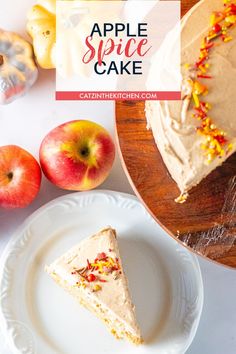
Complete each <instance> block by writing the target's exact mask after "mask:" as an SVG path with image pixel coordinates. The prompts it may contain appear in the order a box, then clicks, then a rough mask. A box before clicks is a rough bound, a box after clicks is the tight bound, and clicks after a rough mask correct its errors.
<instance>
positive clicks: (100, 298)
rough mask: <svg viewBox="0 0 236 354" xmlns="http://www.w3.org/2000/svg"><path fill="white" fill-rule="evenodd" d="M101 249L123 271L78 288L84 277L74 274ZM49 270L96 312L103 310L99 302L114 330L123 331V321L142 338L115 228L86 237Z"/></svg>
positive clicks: (125, 325)
mask: <svg viewBox="0 0 236 354" xmlns="http://www.w3.org/2000/svg"><path fill="white" fill-rule="evenodd" d="M102 252H105V253H106V254H107V255H108V256H109V257H112V258H113V259H118V261H119V264H120V272H117V273H116V274H114V272H113V273H108V274H106V275H105V274H103V275H102V276H101V278H103V279H104V280H106V282H103V283H100V282H99V281H96V282H91V283H89V282H86V287H85V288H83V287H77V286H76V283H77V282H78V281H79V280H80V279H81V278H80V276H79V275H78V274H73V271H74V269H75V268H76V269H80V268H82V267H84V266H86V265H87V260H89V261H90V262H92V261H93V260H94V259H96V257H97V255H98V254H99V253H102ZM46 270H47V272H48V273H49V274H51V275H52V276H53V277H55V276H56V277H58V278H59V279H60V281H64V282H65V283H66V285H67V287H68V286H71V287H73V293H75V292H76V294H77V296H78V297H79V298H81V300H82V301H83V300H84V301H85V302H86V303H88V304H89V306H90V307H92V308H93V310H94V311H95V312H96V308H97V312H98V313H99V311H100V310H99V309H98V306H97V305H100V306H101V307H102V311H103V313H104V315H106V316H107V317H108V318H109V320H110V323H111V325H112V328H114V326H115V327H116V328H115V329H116V330H117V331H119V332H121V328H120V323H122V324H123V325H124V327H125V328H126V330H127V331H129V332H130V333H132V334H133V335H134V336H137V337H141V333H140V329H139V326H138V324H137V320H136V317H135V308H134V305H133V303H132V300H131V296H130V293H129V289H128V281H127V278H126V276H125V274H124V271H123V267H122V264H121V259H120V254H119V248H118V243H117V239H116V234H115V231H114V230H113V229H111V228H107V229H104V230H102V231H101V232H99V233H97V234H96V235H94V236H92V237H90V238H88V239H85V240H84V241H82V242H81V243H80V244H78V245H77V246H75V247H73V248H72V249H71V250H70V251H68V252H67V253H66V254H64V255H63V256H62V257H60V258H59V259H57V260H56V261H55V262H53V263H52V264H51V265H50V266H48V267H46ZM95 284H99V285H100V286H101V289H100V290H99V291H93V288H94V285H95ZM108 326H109V324H108ZM119 332H118V333H119Z"/></svg>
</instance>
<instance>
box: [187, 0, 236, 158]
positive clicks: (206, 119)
mask: <svg viewBox="0 0 236 354" xmlns="http://www.w3.org/2000/svg"><path fill="white" fill-rule="evenodd" d="M223 2H224V9H223V10H222V11H215V12H213V13H212V15H211V18H210V30H209V32H208V34H207V35H206V37H205V38H204V39H203V43H202V46H201V48H200V55H199V58H198V60H197V61H196V63H195V64H194V65H193V66H191V65H189V64H185V68H186V69H188V70H190V71H191V73H192V75H191V79H189V80H188V83H189V85H191V87H192V94H191V95H192V100H193V105H194V111H195V113H194V114H193V117H194V118H195V119H197V120H199V121H200V125H199V127H198V128H197V132H198V133H199V134H201V135H202V136H204V137H205V142H204V143H203V144H202V146H201V147H202V150H204V155H205V156H206V160H207V163H210V162H211V161H212V160H213V159H214V158H216V157H223V156H224V155H225V154H227V153H229V151H230V150H231V149H232V144H230V143H229V142H228V139H227V137H226V132H225V131H224V130H222V129H220V128H218V127H217V126H216V125H215V124H214V122H213V120H212V118H210V116H209V111H210V110H211V105H210V103H208V102H206V101H205V100H204V98H203V97H205V96H207V94H208V88H207V85H206V84H205V81H204V84H203V83H202V80H209V79H212V76H211V74H210V73H209V71H210V63H209V61H210V54H211V51H212V49H213V48H214V47H216V46H218V45H220V43H219V41H220V40H221V41H222V42H224V43H227V42H230V41H231V40H232V39H233V38H232V36H230V34H229V30H231V29H232V28H234V27H235V25H236V4H235V0H233V1H231V0H223Z"/></svg>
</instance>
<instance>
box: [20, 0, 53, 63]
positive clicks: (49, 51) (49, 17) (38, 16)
mask: <svg viewBox="0 0 236 354" xmlns="http://www.w3.org/2000/svg"><path fill="white" fill-rule="evenodd" d="M27 31H28V33H29V34H30V36H31V37H32V39H33V47H34V53H35V56H36V58H37V61H38V64H39V65H40V66H41V67H42V68H44V69H53V68H55V67H56V63H55V61H56V53H55V49H56V0H39V1H38V3H37V5H34V6H33V7H32V9H31V10H30V11H29V13H28V21H27Z"/></svg>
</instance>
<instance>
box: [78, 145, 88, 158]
mask: <svg viewBox="0 0 236 354" xmlns="http://www.w3.org/2000/svg"><path fill="white" fill-rule="evenodd" d="M80 153H81V155H82V156H84V157H87V156H88V155H89V148H87V147H84V148H83V149H81V151H80Z"/></svg>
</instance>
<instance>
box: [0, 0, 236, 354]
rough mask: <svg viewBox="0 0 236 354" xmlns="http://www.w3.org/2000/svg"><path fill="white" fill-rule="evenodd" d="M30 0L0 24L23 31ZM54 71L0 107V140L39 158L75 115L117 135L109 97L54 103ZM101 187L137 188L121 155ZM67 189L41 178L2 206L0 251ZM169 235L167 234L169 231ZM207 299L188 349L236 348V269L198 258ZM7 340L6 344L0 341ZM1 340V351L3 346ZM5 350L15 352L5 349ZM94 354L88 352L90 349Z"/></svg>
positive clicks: (0, 14)
mask: <svg viewBox="0 0 236 354" xmlns="http://www.w3.org/2000/svg"><path fill="white" fill-rule="evenodd" d="M32 3H33V1H32V0H23V1H21V2H20V6H19V1H17V0H8V1H4V2H3V3H2V8H1V11H0V27H1V28H4V29H8V30H14V31H17V32H19V33H21V34H23V35H24V36H25V17H26V12H27V9H28V8H29V7H30V5H31V4H32ZM54 86H55V83H54V73H53V72H49V71H41V72H40V77H39V80H38V82H37V83H36V85H35V86H34V88H33V89H32V90H31V91H30V93H29V94H27V96H25V97H24V98H22V99H20V100H18V101H16V102H14V103H13V104H11V105H9V106H4V107H2V106H1V107H0V145H5V144H17V145H20V146H22V147H23V148H25V149H27V150H29V151H30V152H31V153H32V154H34V155H35V156H36V157H38V148H39V144H40V142H41V140H42V138H43V137H44V136H45V134H46V133H47V132H48V131H49V130H50V129H52V128H53V127H55V126H57V125H59V124H60V123H63V122H66V121H69V120H73V119H79V118H81V119H91V120H94V121H96V122H98V123H100V124H102V125H104V126H105V127H106V128H107V129H108V130H109V131H110V132H111V133H112V134H113V135H114V105H113V103H108V102H56V101H55V100H54V89H55V87H54ZM101 188H103V189H112V190H116V191H122V192H128V193H133V191H132V188H131V187H130V185H129V182H128V180H127V178H126V176H125V174H124V172H123V170H122V167H121V164H120V161H119V158H118V156H117V158H116V161H115V164H114V167H113V170H112V172H111V174H110V176H109V178H108V179H107V180H106V182H105V183H104V184H103V185H102V186H101ZM62 194H64V192H63V191H61V190H59V189H58V188H56V187H54V186H53V185H51V184H50V183H49V182H48V181H46V180H45V179H43V183H42V188H41V191H40V194H39V196H38V198H37V199H36V200H35V201H34V202H33V204H32V205H31V206H30V207H28V208H26V209H23V210H15V211H3V210H0V253H1V252H2V250H3V248H4V247H5V245H6V243H7V241H8V240H9V239H10V238H11V235H12V233H13V232H14V231H15V229H16V228H17V227H18V225H20V224H21V222H22V221H23V220H24V219H25V218H26V217H27V216H28V215H30V214H31V213H32V212H33V211H34V210H36V209H37V208H38V207H40V206H41V205H43V204H45V203H46V202H48V201H50V200H52V199H54V198H56V197H57V196H60V195H62ZM166 237H169V236H168V235H167V236H166ZM199 262H200V266H201V269H202V275H203V281H204V287H205V303H204V308H203V314H202V318H201V322H200V326H199V329H198V332H197V335H196V337H195V340H194V342H193V344H192V346H191V347H190V349H189V350H188V352H187V353H188V354H200V353H203V354H223V353H227V354H235V353H236V301H235V299H236V272H235V271H233V270H229V269H226V268H224V267H221V266H218V265H215V264H213V263H211V262H209V261H206V260H203V259H202V258H199ZM2 345H3V344H2ZM2 345H1V341H0V348H1V353H2V351H3V349H2V348H3V347H2ZM4 354H11V353H10V352H8V351H7V350H6V351H5V352H4ZM88 354H90V353H88Z"/></svg>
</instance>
